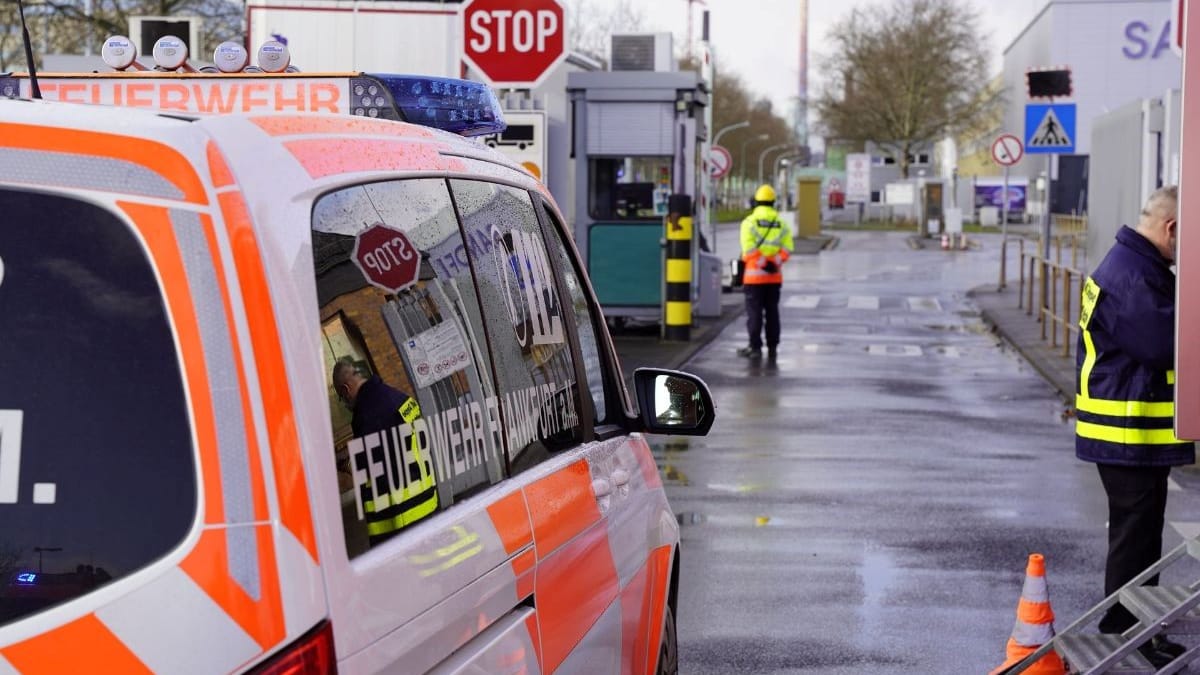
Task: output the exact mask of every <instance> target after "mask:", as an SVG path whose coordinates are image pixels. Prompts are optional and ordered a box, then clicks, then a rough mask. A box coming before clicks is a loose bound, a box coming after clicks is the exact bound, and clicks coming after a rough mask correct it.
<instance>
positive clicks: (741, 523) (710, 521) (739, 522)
mask: <svg viewBox="0 0 1200 675" xmlns="http://www.w3.org/2000/svg"><path fill="white" fill-rule="evenodd" d="M675 521H676V522H678V523H679V525H680V527H688V526H690V525H719V526H722V527H753V528H758V527H775V526H779V525H781V524H783V521H781V520H779V519H778V518H774V517H772V516H747V515H737V516H728V515H710V514H707V513H700V512H698V511H681V512H679V513H676V514H675Z"/></svg>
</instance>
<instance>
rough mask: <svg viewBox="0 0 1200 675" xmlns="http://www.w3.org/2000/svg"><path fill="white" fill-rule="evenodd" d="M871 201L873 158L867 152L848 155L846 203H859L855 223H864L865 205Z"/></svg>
mask: <svg viewBox="0 0 1200 675" xmlns="http://www.w3.org/2000/svg"><path fill="white" fill-rule="evenodd" d="M869 201H871V156H870V155H868V154H867V153H865V152H855V153H850V154H847V155H846V202H847V203H849V202H857V205H856V206H855V213H854V222H855V224H858V223H861V222H862V212H863V208H864V206H863V205H864V204H866V203H867V202H869Z"/></svg>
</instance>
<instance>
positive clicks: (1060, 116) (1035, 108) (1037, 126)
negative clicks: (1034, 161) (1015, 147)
mask: <svg viewBox="0 0 1200 675" xmlns="http://www.w3.org/2000/svg"><path fill="white" fill-rule="evenodd" d="M1025 152H1026V153H1028V154H1030V155H1046V154H1050V153H1073V152H1075V104H1074V103H1027V104H1026V105H1025Z"/></svg>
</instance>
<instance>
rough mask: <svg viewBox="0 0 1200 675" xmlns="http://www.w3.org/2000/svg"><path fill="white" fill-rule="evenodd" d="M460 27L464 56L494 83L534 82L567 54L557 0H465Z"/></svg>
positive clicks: (503, 85)
mask: <svg viewBox="0 0 1200 675" xmlns="http://www.w3.org/2000/svg"><path fill="white" fill-rule="evenodd" d="M462 28H463V60H464V61H466V62H467V64H468V65H470V66H471V67H472V68H474V69H475V70H477V71H479V72H480V74H482V75H483V76H484V78H486V79H487V81H488V84H490V85H492V86H493V87H497V88H516V89H527V88H531V87H535V86H537V84H538V83H539V82H541V80H542V78H544V77H545V76H546V75H547V74H548V73H549V72H550V70H551V69H553V68H554V66H556V65H558V63H559V62H560V61H562V60H563V59H565V58H566V56H567V52H566V49H564V43H565V41H566V40H565V35H566V28H567V26H566V21H565V20H564V15H563V6H562V4H560V2H559V0H469V1H468V2H467V3H466V4H464V5H463V9H462Z"/></svg>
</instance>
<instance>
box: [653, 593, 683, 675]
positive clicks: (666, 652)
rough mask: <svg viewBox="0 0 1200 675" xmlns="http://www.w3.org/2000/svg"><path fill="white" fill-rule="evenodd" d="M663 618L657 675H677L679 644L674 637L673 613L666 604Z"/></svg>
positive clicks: (668, 604) (669, 605)
mask: <svg viewBox="0 0 1200 675" xmlns="http://www.w3.org/2000/svg"><path fill="white" fill-rule="evenodd" d="M665 614H666V616H664V617H663V632H662V640H660V641H659V647H658V675H678V674H679V642H678V641H677V640H676V637H675V611H674V610H672V609H671V604H670V603H667V607H666V611H665Z"/></svg>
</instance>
